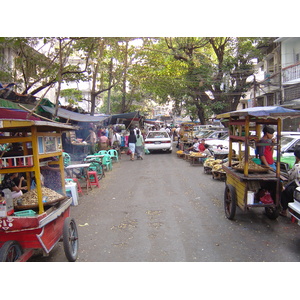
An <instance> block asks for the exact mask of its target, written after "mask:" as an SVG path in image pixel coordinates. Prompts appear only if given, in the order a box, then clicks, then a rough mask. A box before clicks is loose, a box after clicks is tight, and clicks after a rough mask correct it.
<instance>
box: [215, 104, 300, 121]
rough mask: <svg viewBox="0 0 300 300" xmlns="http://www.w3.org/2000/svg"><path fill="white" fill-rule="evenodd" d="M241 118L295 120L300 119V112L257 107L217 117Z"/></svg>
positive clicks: (278, 107)
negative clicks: (294, 118)
mask: <svg viewBox="0 0 300 300" xmlns="http://www.w3.org/2000/svg"><path fill="white" fill-rule="evenodd" d="M235 116H236V117H239V116H254V117H274V118H277V117H280V118H293V117H299V116H300V111H299V110H294V109H288V108H284V107H282V106H257V107H250V108H245V109H241V110H236V111H231V112H228V113H224V114H219V115H217V118H218V119H219V118H228V117H235Z"/></svg>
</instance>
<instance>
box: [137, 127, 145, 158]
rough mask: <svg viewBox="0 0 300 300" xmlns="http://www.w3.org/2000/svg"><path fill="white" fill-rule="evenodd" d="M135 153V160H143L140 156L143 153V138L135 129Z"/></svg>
mask: <svg viewBox="0 0 300 300" xmlns="http://www.w3.org/2000/svg"><path fill="white" fill-rule="evenodd" d="M135 149H136V150H135V151H136V155H137V159H139V158H140V159H143V157H142V154H143V151H144V138H143V136H142V135H141V134H140V131H139V130H138V129H137V131H136V144H135Z"/></svg>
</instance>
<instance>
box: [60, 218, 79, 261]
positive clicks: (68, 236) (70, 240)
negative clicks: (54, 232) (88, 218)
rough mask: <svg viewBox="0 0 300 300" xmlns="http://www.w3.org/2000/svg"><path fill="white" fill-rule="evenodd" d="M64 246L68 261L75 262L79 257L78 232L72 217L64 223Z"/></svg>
mask: <svg viewBox="0 0 300 300" xmlns="http://www.w3.org/2000/svg"><path fill="white" fill-rule="evenodd" d="M63 244H64V250H65V254H66V257H67V259H68V261H75V260H76V259H77V256H78V232H77V227H76V223H75V221H74V219H72V218H70V217H68V218H66V219H65V221H64V228H63Z"/></svg>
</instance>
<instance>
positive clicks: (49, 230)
mask: <svg viewBox="0 0 300 300" xmlns="http://www.w3.org/2000/svg"><path fill="white" fill-rule="evenodd" d="M71 129H73V127H71V126H69V125H65V124H61V123H55V122H46V121H34V120H7V119H2V120H1V132H2V136H0V144H1V145H3V144H5V145H14V144H18V145H19V147H18V153H16V152H14V156H11V154H10V151H9V150H7V151H5V153H2V158H1V160H0V164H1V169H0V175H1V176H2V178H8V180H9V179H10V177H9V176H10V175H11V174H21V173H22V174H24V178H26V185H27V186H26V190H27V192H26V193H25V191H24V193H23V194H22V193H21V195H20V194H18V195H17V196H16V195H15V194H14V193H15V191H14V190H13V189H10V188H8V187H7V186H5V184H6V181H2V186H1V187H2V193H1V199H0V261H25V260H28V259H29V258H30V256H31V255H33V254H34V253H35V250H42V251H43V253H44V254H47V253H49V252H50V251H51V250H52V249H53V247H54V246H55V244H56V243H57V242H58V241H59V240H60V239H61V237H63V243H64V250H65V254H66V256H67V258H68V260H69V261H74V260H76V258H77V249H78V235H77V229H76V224H75V221H74V219H72V218H70V205H71V203H72V198H69V197H67V196H66V191H65V180H64V162H63V152H62V139H61V134H62V132H63V131H66V130H71ZM7 149H10V147H7ZM44 170H45V171H46V172H44ZM53 172H55V173H53ZM42 174H44V175H42ZM48 174H52V175H54V176H52V177H48Z"/></svg>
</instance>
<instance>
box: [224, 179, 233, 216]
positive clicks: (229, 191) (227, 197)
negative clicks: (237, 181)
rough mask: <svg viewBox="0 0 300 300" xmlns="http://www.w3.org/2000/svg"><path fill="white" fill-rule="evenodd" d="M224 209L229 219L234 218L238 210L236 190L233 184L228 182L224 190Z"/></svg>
mask: <svg viewBox="0 0 300 300" xmlns="http://www.w3.org/2000/svg"><path fill="white" fill-rule="evenodd" d="M224 210H225V215H226V217H227V218H228V219H229V220H233V218H234V216H235V212H236V191H235V188H234V187H233V186H232V185H231V184H226V186H225V191H224Z"/></svg>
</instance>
